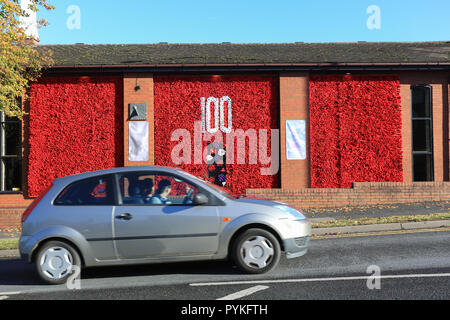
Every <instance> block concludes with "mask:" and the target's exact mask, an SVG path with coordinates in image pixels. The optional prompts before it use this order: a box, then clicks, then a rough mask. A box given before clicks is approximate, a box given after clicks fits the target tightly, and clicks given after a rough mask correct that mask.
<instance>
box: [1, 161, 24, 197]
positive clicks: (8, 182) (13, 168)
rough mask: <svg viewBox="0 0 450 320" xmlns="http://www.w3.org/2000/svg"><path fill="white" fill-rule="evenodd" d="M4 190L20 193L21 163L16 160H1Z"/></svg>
mask: <svg viewBox="0 0 450 320" xmlns="http://www.w3.org/2000/svg"><path fill="white" fill-rule="evenodd" d="M2 167H3V173H4V176H3V177H2V178H3V180H4V190H2V191H20V189H21V185H22V181H21V168H22V161H21V160H20V159H18V158H2Z"/></svg>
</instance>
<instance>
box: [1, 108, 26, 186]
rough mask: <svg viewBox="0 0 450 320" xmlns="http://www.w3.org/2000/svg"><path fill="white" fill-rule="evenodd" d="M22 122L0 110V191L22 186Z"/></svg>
mask: <svg viewBox="0 0 450 320" xmlns="http://www.w3.org/2000/svg"><path fill="white" fill-rule="evenodd" d="M21 177H22V123H21V121H20V120H19V119H17V118H11V117H8V116H6V115H5V114H4V113H3V112H0V192H19V191H21V186H22V179H21Z"/></svg>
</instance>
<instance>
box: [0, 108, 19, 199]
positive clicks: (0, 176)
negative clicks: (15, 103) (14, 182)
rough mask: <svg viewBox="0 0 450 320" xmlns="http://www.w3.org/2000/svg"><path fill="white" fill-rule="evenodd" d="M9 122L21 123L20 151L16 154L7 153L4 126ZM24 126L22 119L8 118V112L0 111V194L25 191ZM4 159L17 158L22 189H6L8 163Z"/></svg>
mask: <svg viewBox="0 0 450 320" xmlns="http://www.w3.org/2000/svg"><path fill="white" fill-rule="evenodd" d="M8 123H17V124H19V132H18V135H19V141H20V142H19V145H18V153H17V154H16V155H12V154H6V134H5V129H4V128H3V125H4V124H8ZM22 126H23V123H22V121H21V120H20V119H17V120H6V114H5V112H0V194H22V193H23V176H22V174H23V170H22V166H23V163H22V161H23V157H22V148H23V142H22V129H23V128H22ZM4 159H16V161H17V162H18V166H19V176H20V184H19V188H20V190H18V191H14V190H6V168H5V167H6V165H5V164H4V162H3V160H4Z"/></svg>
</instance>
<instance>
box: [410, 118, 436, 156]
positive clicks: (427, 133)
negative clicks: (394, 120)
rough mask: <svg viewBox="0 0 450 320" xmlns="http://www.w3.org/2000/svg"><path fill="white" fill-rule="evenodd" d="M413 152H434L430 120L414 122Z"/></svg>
mask: <svg viewBox="0 0 450 320" xmlns="http://www.w3.org/2000/svg"><path fill="white" fill-rule="evenodd" d="M413 151H428V152H431V151H432V143H431V121H430V120H413Z"/></svg>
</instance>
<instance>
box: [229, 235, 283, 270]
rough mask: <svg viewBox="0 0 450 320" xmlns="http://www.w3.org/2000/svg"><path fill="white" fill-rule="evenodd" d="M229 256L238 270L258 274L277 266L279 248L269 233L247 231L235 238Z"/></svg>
mask: <svg viewBox="0 0 450 320" xmlns="http://www.w3.org/2000/svg"><path fill="white" fill-rule="evenodd" d="M231 255H232V258H233V260H234V262H235V263H236V265H237V266H238V267H239V269H241V270H242V271H244V272H246V273H253V274H259V273H265V272H269V271H270V270H272V269H273V268H275V267H276V266H277V265H278V262H279V261H280V256H281V247H280V243H279V242H278V239H277V238H276V237H275V236H274V235H273V234H272V233H271V232H269V231H266V230H263V229H248V230H246V231H244V232H243V233H241V234H240V235H238V236H237V238H236V240H235V241H234V243H233V246H232V252H231Z"/></svg>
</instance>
